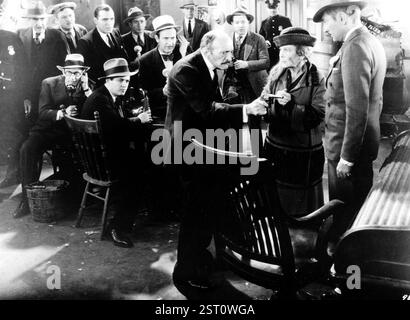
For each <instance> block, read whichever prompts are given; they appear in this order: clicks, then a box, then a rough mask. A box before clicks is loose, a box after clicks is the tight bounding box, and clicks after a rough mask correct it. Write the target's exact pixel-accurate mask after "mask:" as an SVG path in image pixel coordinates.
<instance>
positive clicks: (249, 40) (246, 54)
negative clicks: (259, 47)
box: [243, 32, 253, 61]
mask: <svg viewBox="0 0 410 320" xmlns="http://www.w3.org/2000/svg"><path fill="white" fill-rule="evenodd" d="M251 36H252V35H251V33H250V32H248V34H247V35H246V38H245V40H244V41H245V44H244V47H245V51H244V54H243V58H244V59H243V60H245V61H247V60H248V58H249V55H250V54H251V51H252V44H253V39H252V38H251Z"/></svg>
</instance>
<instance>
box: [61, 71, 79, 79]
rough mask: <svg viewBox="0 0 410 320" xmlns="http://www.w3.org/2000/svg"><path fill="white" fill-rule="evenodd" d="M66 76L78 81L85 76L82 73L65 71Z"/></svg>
mask: <svg viewBox="0 0 410 320" xmlns="http://www.w3.org/2000/svg"><path fill="white" fill-rule="evenodd" d="M64 75H65V76H66V77H67V78H71V77H74V78H77V79H78V78H81V76H82V75H83V72H81V71H75V72H72V71H69V70H65V72H64Z"/></svg>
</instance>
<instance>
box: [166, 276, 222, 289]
mask: <svg viewBox="0 0 410 320" xmlns="http://www.w3.org/2000/svg"><path fill="white" fill-rule="evenodd" d="M174 285H175V287H177V288H181V289H182V288H184V289H186V288H191V289H196V290H204V291H205V290H212V289H215V288H216V287H217V284H215V283H213V282H212V281H210V280H209V279H191V280H188V279H174Z"/></svg>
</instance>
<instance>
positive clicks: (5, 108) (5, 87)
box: [0, 0, 29, 188]
mask: <svg viewBox="0 0 410 320" xmlns="http://www.w3.org/2000/svg"><path fill="white" fill-rule="evenodd" d="M2 3H3V1H2V0H1V1H0V26H1V22H2V21H1V19H2V17H3V8H2ZM26 71H27V59H26V56H25V53H24V47H23V44H22V43H21V40H20V38H19V37H18V36H17V35H16V34H15V33H13V32H10V31H6V30H2V29H1V28H0V114H1V116H0V140H1V145H2V149H1V157H4V158H6V157H7V171H6V176H5V178H4V179H3V180H2V181H1V182H0V188H6V187H9V186H11V185H13V184H17V183H18V151H19V148H20V145H21V142H22V141H23V140H24V138H25V136H26V130H25V127H26V126H25V124H24V122H25V118H24V107H23V99H24V98H25V92H27V90H28V89H29V88H28V87H27V77H26V74H25V73H26Z"/></svg>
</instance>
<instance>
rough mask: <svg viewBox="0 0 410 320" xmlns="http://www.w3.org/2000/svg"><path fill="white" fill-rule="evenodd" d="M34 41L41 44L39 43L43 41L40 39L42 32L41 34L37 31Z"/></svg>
mask: <svg viewBox="0 0 410 320" xmlns="http://www.w3.org/2000/svg"><path fill="white" fill-rule="evenodd" d="M34 43H35V44H36V45H39V44H40V43H41V41H40V34H39V33H36V34H35V36H34Z"/></svg>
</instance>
